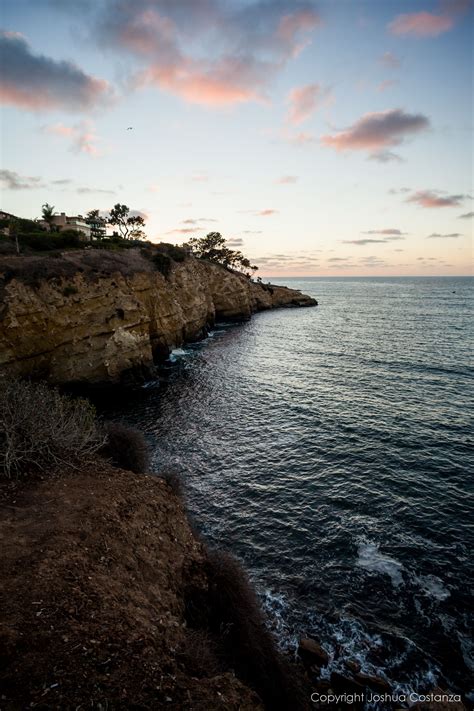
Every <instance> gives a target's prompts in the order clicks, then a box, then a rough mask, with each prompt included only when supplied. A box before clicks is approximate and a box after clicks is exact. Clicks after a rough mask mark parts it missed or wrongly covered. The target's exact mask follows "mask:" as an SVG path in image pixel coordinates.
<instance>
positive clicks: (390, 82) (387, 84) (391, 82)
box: [377, 79, 398, 92]
mask: <svg viewBox="0 0 474 711" xmlns="http://www.w3.org/2000/svg"><path fill="white" fill-rule="evenodd" d="M396 84H398V81H397V80H396V79H385V80H384V81H382V82H380V84H379V85H378V86H377V91H380V92H382V91H387V89H390V88H391V87H392V86H395V85H396Z"/></svg>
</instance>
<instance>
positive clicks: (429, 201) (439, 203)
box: [406, 190, 468, 208]
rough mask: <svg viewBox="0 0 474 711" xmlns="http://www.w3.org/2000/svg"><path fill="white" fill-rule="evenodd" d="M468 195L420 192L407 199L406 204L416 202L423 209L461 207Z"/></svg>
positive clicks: (436, 191) (433, 191) (431, 191)
mask: <svg viewBox="0 0 474 711" xmlns="http://www.w3.org/2000/svg"><path fill="white" fill-rule="evenodd" d="M467 197H468V196H467V195H443V194H442V192H441V191H440V190H418V191H417V192H415V193H413V195H410V197H408V198H407V199H406V202H415V203H417V204H418V205H420V206H421V207H426V208H433V207H459V205H461V204H462V201H463V200H465V199H466V198H467Z"/></svg>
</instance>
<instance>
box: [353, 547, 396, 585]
mask: <svg viewBox="0 0 474 711" xmlns="http://www.w3.org/2000/svg"><path fill="white" fill-rule="evenodd" d="M357 553H358V556H359V557H358V559H357V562H356V565H358V566H359V568H365V570H369V571H370V572H371V573H380V574H381V575H388V576H389V577H390V580H391V581H392V585H393V586H394V587H398V586H399V585H401V584H402V583H403V575H402V571H403V564H402V563H400V562H399V561H398V560H395V558H390V557H389V556H387V555H384V554H383V553H381V552H380V549H379V547H378V545H377V544H376V543H371V542H369V541H363V542H361V543H360V544H359V548H358V551H357Z"/></svg>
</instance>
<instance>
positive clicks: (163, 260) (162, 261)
mask: <svg viewBox="0 0 474 711" xmlns="http://www.w3.org/2000/svg"><path fill="white" fill-rule="evenodd" d="M152 262H153V264H154V265H155V267H156V269H157V271H159V272H160V273H161V274H163V276H164V277H167V276H169V273H170V272H171V267H172V266H173V260H172V259H171V257H168V255H167V254H162V253H161V252H157V253H156V254H154V255H153V257H152Z"/></svg>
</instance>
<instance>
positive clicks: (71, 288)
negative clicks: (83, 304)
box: [63, 284, 77, 296]
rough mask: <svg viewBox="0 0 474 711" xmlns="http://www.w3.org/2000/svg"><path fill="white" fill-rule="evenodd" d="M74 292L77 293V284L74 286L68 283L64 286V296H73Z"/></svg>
mask: <svg viewBox="0 0 474 711" xmlns="http://www.w3.org/2000/svg"><path fill="white" fill-rule="evenodd" d="M74 294H77V288H76V287H75V286H72V284H68V285H67V286H65V287H64V289H63V296H73V295H74Z"/></svg>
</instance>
